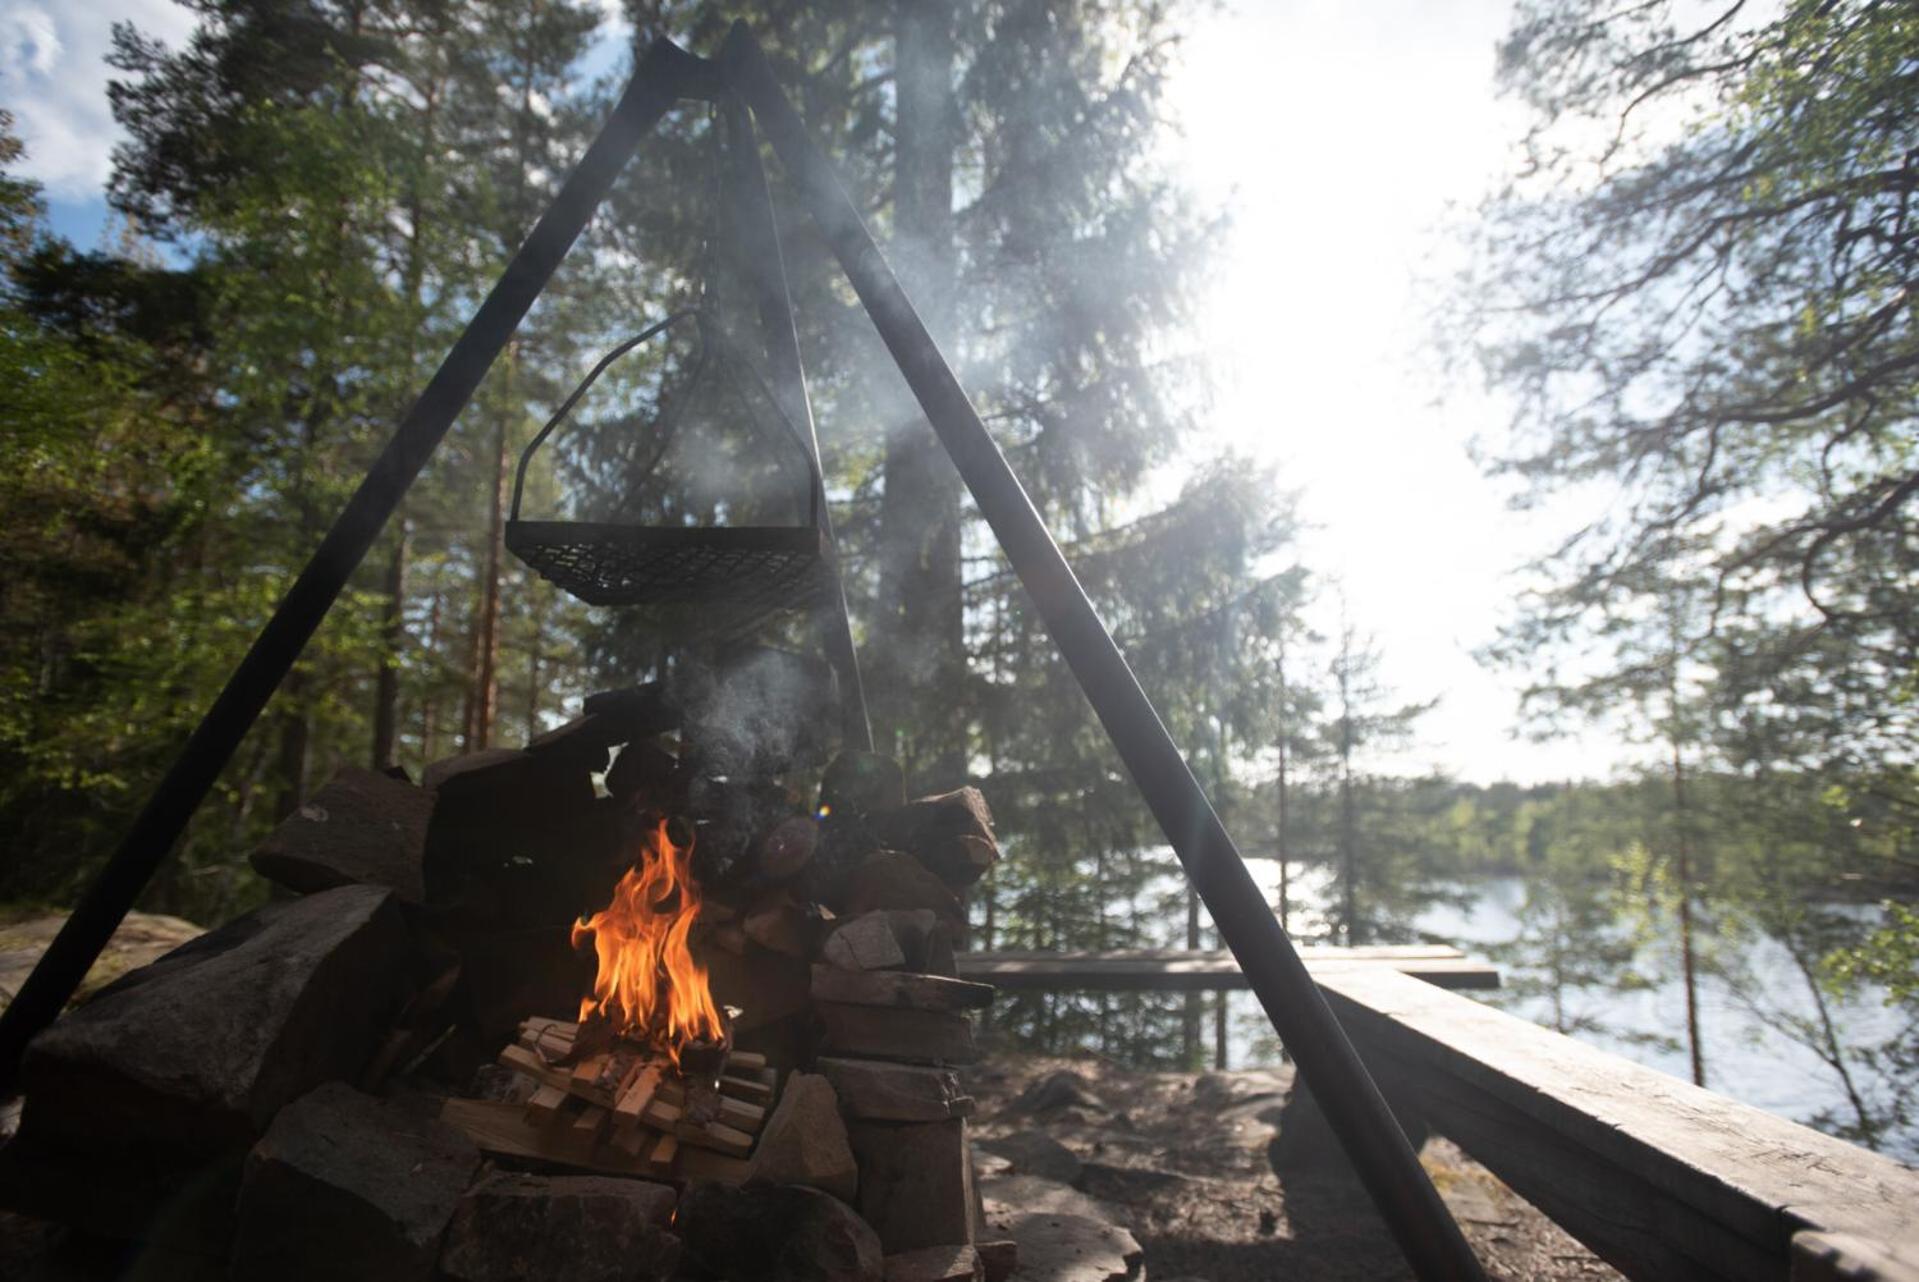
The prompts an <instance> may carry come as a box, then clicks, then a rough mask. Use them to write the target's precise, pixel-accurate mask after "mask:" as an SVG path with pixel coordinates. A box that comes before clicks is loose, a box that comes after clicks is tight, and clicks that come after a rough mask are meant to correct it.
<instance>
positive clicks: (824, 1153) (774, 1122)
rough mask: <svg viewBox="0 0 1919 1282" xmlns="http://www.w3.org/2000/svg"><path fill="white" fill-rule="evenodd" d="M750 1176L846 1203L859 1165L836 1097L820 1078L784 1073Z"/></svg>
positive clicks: (857, 1178)
mask: <svg viewBox="0 0 1919 1282" xmlns="http://www.w3.org/2000/svg"><path fill="white" fill-rule="evenodd" d="M752 1178H754V1179H757V1180H765V1181H766V1182H767V1183H769V1184H804V1185H806V1186H808V1187H809V1188H816V1189H819V1190H821V1191H822V1192H826V1193H831V1194H832V1195H833V1196H834V1197H837V1198H839V1199H840V1200H841V1201H842V1202H851V1201H852V1200H853V1195H854V1191H855V1189H856V1188H857V1187H858V1184H859V1168H858V1167H857V1166H855V1165H854V1162H853V1150H852V1148H851V1147H850V1146H849V1145H848V1143H847V1138H846V1123H844V1122H842V1121H841V1120H840V1107H839V1099H838V1097H837V1096H836V1095H835V1094H834V1091H833V1087H832V1085H831V1084H830V1083H829V1082H828V1080H827V1079H826V1078H825V1077H821V1076H819V1075H817V1074H813V1073H791V1074H788V1076H787V1079H786V1085H785V1086H784V1088H782V1090H781V1092H780V1099H779V1103H778V1104H776V1105H774V1107H773V1115H772V1116H771V1117H769V1118H767V1119H766V1125H765V1127H764V1128H763V1129H762V1130H761V1131H760V1138H759V1143H758V1144H757V1145H756V1146H755V1147H754V1150H753V1173H752Z"/></svg>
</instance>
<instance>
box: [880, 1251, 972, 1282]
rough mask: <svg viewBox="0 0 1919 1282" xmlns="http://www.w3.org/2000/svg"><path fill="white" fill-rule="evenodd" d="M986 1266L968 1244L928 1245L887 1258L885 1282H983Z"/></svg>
mask: <svg viewBox="0 0 1919 1282" xmlns="http://www.w3.org/2000/svg"><path fill="white" fill-rule="evenodd" d="M985 1277H986V1269H985V1266H984V1265H982V1264H981V1263H980V1255H979V1252H978V1251H975V1250H974V1249H973V1248H972V1247H970V1246H927V1247H921V1248H920V1249H919V1250H917V1251H902V1252H900V1253H899V1254H898V1255H889V1256H887V1257H886V1282H984V1279H985Z"/></svg>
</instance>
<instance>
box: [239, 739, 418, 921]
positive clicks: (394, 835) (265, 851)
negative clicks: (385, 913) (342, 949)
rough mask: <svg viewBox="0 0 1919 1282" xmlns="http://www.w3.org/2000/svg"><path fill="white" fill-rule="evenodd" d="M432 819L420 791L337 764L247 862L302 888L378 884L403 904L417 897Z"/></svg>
mask: <svg viewBox="0 0 1919 1282" xmlns="http://www.w3.org/2000/svg"><path fill="white" fill-rule="evenodd" d="M432 818H433V794H432V793H430V792H428V791H427V790H426V789H424V788H416V787H414V786H413V785H412V784H410V783H405V782H403V781H401V780H398V779H393V778H389V777H388V776H386V775H384V774H381V773H380V772H379V771H377V770H366V769H362V768H361V767H359V766H344V767H342V768H341V769H340V771H339V772H338V773H337V774H335V775H334V776H333V778H332V779H331V780H330V781H329V782H328V783H327V785H326V787H324V788H322V789H320V790H319V791H318V792H316V793H314V794H313V798H312V800H310V801H308V802H307V803H306V804H305V805H303V806H301V807H300V808H299V809H298V810H296V811H294V812H293V813H292V814H291V815H289V816H287V818H286V820H285V821H284V822H283V823H281V825H280V826H279V827H278V828H275V829H274V830H273V833H272V835H271V836H269V837H268V838H267V839H266V841H265V842H264V843H262V844H261V846H260V848H259V849H258V850H256V851H254V852H253V856H252V863H253V867H254V869H255V871H257V872H258V873H259V874H260V875H261V876H263V877H266V878H268V879H269V880H271V881H276V882H278V883H279V884H280V885H282V886H285V887H286V888H287V889H289V890H297V891H299V892H301V893H302V894H309V893H311V892H313V891H317V890H331V889H333V888H334V887H335V886H353V885H367V886H385V887H386V888H387V889H388V890H391V891H392V892H393V893H394V894H396V895H398V896H399V897H400V898H401V899H403V900H405V901H406V902H407V903H410V904H418V903H423V902H425V899H426V883H425V879H424V874H423V873H422V871H421V867H422V863H421V861H422V857H423V856H424V853H425V850H426V830H427V824H428V823H429V822H430V821H431V820H432Z"/></svg>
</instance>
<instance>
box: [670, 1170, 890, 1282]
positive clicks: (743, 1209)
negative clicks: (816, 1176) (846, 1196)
mask: <svg viewBox="0 0 1919 1282" xmlns="http://www.w3.org/2000/svg"><path fill="white" fill-rule="evenodd" d="M674 1224H675V1227H676V1228H677V1229H678V1231H679V1235H680V1239H681V1240H682V1241H683V1242H684V1243H685V1244H686V1253H687V1255H688V1256H690V1257H691V1258H692V1259H693V1260H694V1262H696V1263H697V1264H699V1265H700V1266H701V1267H702V1268H704V1269H706V1270H707V1271H708V1272H709V1273H712V1274H713V1275H715V1276H718V1277H723V1278H726V1279H728V1280H729V1282H881V1278H882V1276H883V1272H882V1271H883V1268H884V1256H883V1255H882V1254H881V1248H880V1240H879V1238H878V1237H877V1236H876V1235H875V1234H874V1232H873V1229H872V1227H871V1226H869V1225H868V1224H867V1223H866V1221H865V1220H863V1219H861V1218H860V1217H859V1216H858V1215H856V1214H855V1213H854V1212H853V1210H852V1208H850V1207H848V1206H847V1205H846V1203H844V1202H842V1201H840V1200H839V1199H838V1198H836V1197H832V1196H830V1195H828V1194H826V1193H822V1192H820V1191H819V1190H818V1189H809V1188H803V1187H801V1186H799V1185H794V1184H760V1183H751V1184H743V1185H738V1186H735V1185H730V1184H715V1183H697V1184H694V1185H692V1186H691V1187H690V1188H688V1189H687V1190H686V1192H685V1194H684V1195H683V1196H682V1197H681V1198H680V1210H679V1216H678V1218H677V1219H676V1220H675V1221H674Z"/></svg>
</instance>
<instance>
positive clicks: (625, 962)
mask: <svg viewBox="0 0 1919 1282" xmlns="http://www.w3.org/2000/svg"><path fill="white" fill-rule="evenodd" d="M692 854H693V847H692V846H691V845H687V846H676V845H674V844H673V841H672V839H671V838H669V837H668V836H667V835H666V821H665V820H664V819H662V820H661V821H660V823H659V825H658V827H657V828H655V829H654V831H653V833H652V835H651V836H650V837H649V838H647V839H646V840H644V841H642V842H641V851H640V857H639V858H638V859H637V860H636V861H635V862H634V865H633V867H631V868H629V869H627V871H626V873H625V874H624V875H623V876H622V877H621V878H620V882H619V884H618V885H617V886H615V887H614V888H613V901H612V902H611V903H609V904H608V905H607V906H606V907H605V908H603V909H601V910H600V911H599V912H597V913H594V914H593V915H592V916H591V917H588V918H585V919H584V920H582V921H578V922H575V923H574V925H573V946H574V947H576V948H577V947H579V945H580V943H581V942H582V941H583V940H584V939H585V938H586V937H587V936H588V935H591V936H592V937H593V951H594V952H595V953H597V954H598V956H599V962H600V969H599V974H598V975H596V976H595V977H594V980H593V995H592V996H591V997H583V998H581V999H580V1022H581V1023H586V1022H587V1021H588V1020H589V1019H591V1018H594V1017H597V1018H599V1019H602V1020H604V1021H606V1022H607V1023H608V1024H609V1025H610V1026H611V1027H612V1029H613V1031H614V1032H615V1033H617V1034H619V1035H621V1036H623V1037H630V1038H632V1039H633V1040H634V1041H638V1042H643V1043H645V1044H646V1045H649V1046H651V1047H653V1048H654V1049H655V1050H658V1051H661V1052H663V1053H664V1054H665V1055H666V1056H667V1057H668V1058H669V1059H671V1060H672V1062H673V1065H674V1066H675V1067H678V1066H679V1062H680V1051H681V1049H682V1048H683V1047H685V1046H686V1045H687V1044H688V1043H689V1042H694V1041H718V1040H719V1039H720V1038H721V1036H722V1032H721V1028H722V1025H721V1022H720V1013H719V1010H718V1008H717V1007H715V1006H714V1004H713V994H712V992H711V990H709V989H708V987H707V980H706V967H704V966H702V965H700V964H699V963H698V962H696V961H694V960H693V953H692V951H691V950H690V949H689V948H688V947H687V943H686V938H687V934H688V932H689V931H691V930H692V929H693V922H694V920H695V919H696V918H697V917H698V916H699V913H700V892H699V888H698V887H697V886H695V885H694V884H693V878H692V876H691V874H690V873H689V871H688V865H689V864H690V862H691V857H692Z"/></svg>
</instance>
